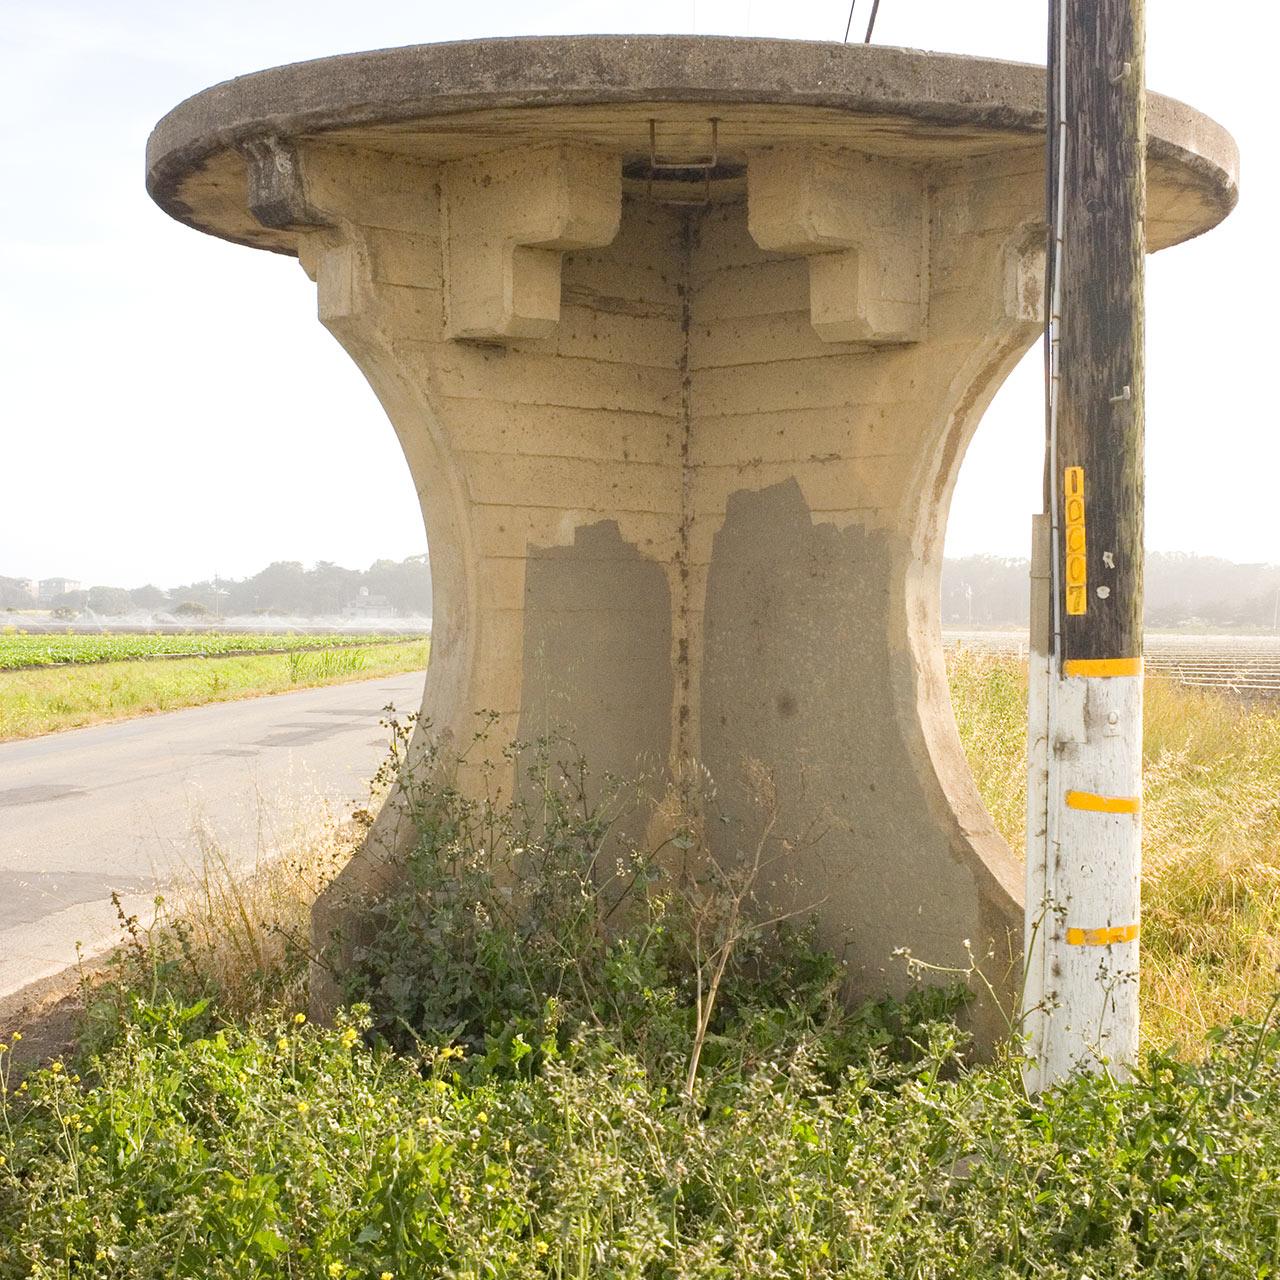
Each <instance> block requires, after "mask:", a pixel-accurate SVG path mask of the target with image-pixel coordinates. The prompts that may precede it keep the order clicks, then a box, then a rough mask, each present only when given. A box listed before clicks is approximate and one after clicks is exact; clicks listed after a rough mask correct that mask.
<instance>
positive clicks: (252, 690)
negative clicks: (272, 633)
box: [0, 636, 430, 741]
mask: <svg viewBox="0 0 1280 1280" xmlns="http://www.w3.org/2000/svg"><path fill="white" fill-rule="evenodd" d="M13 638H14V637H2V638H0V639H8V640H12V639H13ZM31 638H35V637H31ZM81 638H83V639H84V640H87V641H100V640H102V639H104V638H105V639H107V640H114V639H117V637H111V636H108V637H99V636H86V637H60V639H77V640H78V639H81ZM121 638H122V639H124V638H126V637H121ZM175 638H184V637H173V636H162V637H158V638H154V637H136V636H132V637H127V639H128V640H130V641H135V640H138V639H144V640H145V639H158V640H159V641H160V642H161V643H160V644H159V645H157V646H156V647H157V649H158V650H159V651H160V652H168V648H167V646H168V645H169V644H170V643H171V642H172V641H173V640H174V639H175ZM295 638H296V639H300V640H303V641H312V640H315V639H318V638H320V639H323V638H324V637H312V636H301V637H273V639H295ZM41 639H43V638H41ZM190 639H191V640H193V641H203V640H205V639H207V637H204V636H192V637H190ZM222 639H230V640H245V641H250V642H252V643H251V646H250V647H251V649H252V648H256V649H259V650H260V649H261V647H262V637H260V636H230V637H226V636H218V637H215V640H222ZM328 639H329V640H330V643H329V644H328V645H327V646H317V645H314V644H306V645H301V646H298V647H295V648H293V649H291V650H290V651H287V652H283V653H281V652H272V653H262V652H249V653H243V652H236V651H235V650H230V651H224V652H221V653H217V654H210V655H208V656H200V657H176V658H165V659H161V658H160V657H158V656H157V653H155V652H153V653H152V654H151V656H150V657H149V658H147V657H145V656H143V655H142V654H134V655H133V656H132V657H131V658H130V659H128V660H126V661H103V660H102V659H101V658H81V659H80V660H70V661H64V662H62V663H45V664H43V665H28V666H25V667H23V668H20V669H17V670H3V669H0V741H5V740H9V739H14V738H31V737H36V736H37V735H39V734H42V733H52V732H55V731H57V730H60V729H76V728H81V727H83V726H85V725H90V724H98V723H101V722H103V721H106V720H123V719H129V718H131V717H133V716H141V715H149V714H151V713H154V712H157V711H174V710H177V709H178V708H179V707H196V706H203V705H204V704H205V703H209V702H225V701H229V700H231V699H235V698H252V697H257V696H260V695H262V694H269V693H287V692H289V691H290V690H292V689H303V688H308V687H312V686H315V685H322V684H339V683H343V682H345V681H350V680H369V679H375V678H377V677H379V676H386V675H394V674H397V673H399V672H402V671H420V670H422V669H423V668H424V667H425V666H426V665H427V655H428V653H429V651H430V641H429V640H428V639H427V638H425V637H422V638H418V639H413V640H390V641H389V640H388V639H387V638H386V637H383V636H374V637H369V640H370V643H367V644H365V645H361V646H356V647H353V646H352V644H351V637H347V636H340V637H328ZM334 641H336V643H334Z"/></svg>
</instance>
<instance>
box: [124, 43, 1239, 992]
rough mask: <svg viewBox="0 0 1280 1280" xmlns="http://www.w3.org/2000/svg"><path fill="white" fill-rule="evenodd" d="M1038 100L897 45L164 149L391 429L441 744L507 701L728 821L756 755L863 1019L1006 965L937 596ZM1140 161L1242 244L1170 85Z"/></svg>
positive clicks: (1175, 237)
mask: <svg viewBox="0 0 1280 1280" xmlns="http://www.w3.org/2000/svg"><path fill="white" fill-rule="evenodd" d="M1043 97H1044V86H1043V73H1042V72H1041V71H1040V70H1038V69H1035V68H1031V67H1023V66H1015V65H1011V64H1006V63H994V62H984V61H980V60H975V59H965V58H955V57H944V56H937V55H927V54H921V53H915V52H909V51H904V50H895V49H882V48H864V47H860V46H855V47H845V46H833V45H812V44H801V43H792V42H780V41H765V40H718V39H706V38H658V37H635V38H622V37H618V38H583V39H551V40H511V41H486V42H477V43H470V44H457V45H438V46H423V47H419V48H410V49H399V50H392V51H388V52H383V53H375V54H360V55H352V56H349V57H343V58H334V59H327V60H324V61H321V62H315V63H306V64H300V65H297V66H292V67H284V68H280V69H277V70H274V71H268V72H263V73H260V74H258V75H253V76H248V77H245V78H243V79H241V80H236V81H232V82H230V83H228V84H226V85H221V86H218V87H216V88H214V89H211V90H208V91H206V92H205V93H203V94H200V95H198V96H197V97H195V98H193V99H191V100H189V101H188V102H186V103H184V104H183V105H182V106H180V107H179V108H177V110H176V111H174V112H173V113H172V114H171V115H170V116H168V117H166V119H165V120H164V121H162V122H161V123H160V125H159V126H158V127H157V129H156V131H155V133H154V134H153V136H152V139H151V144H150V147H149V153H148V160H149V166H150V168H149V186H150V189H151V191H152V194H153V195H154V197H155V198H156V199H157V200H158V201H159V203H160V204H161V205H162V206H163V207H164V208H166V209H167V210H168V211H169V212H170V213H172V214H173V215H174V216H175V217H177V218H179V219H181V220H183V221H186V222H189V223H190V224H192V225H193V226H196V227H198V228H200V229H202V230H205V231H209V232H211V233H213V234H216V235H220V236H223V237H226V238H229V239H234V240H239V241H241V242H243V243H246V244H251V245H255V246H258V247H262V248H268V249H273V250H276V251H279V252H287V253H296V254H297V255H298V257H299V258H300V260H301V262H302V264H303V266H304V268H305V269H306V270H307V271H308V273H309V274H310V275H311V276H312V277H313V278H314V279H315V281H316V284H317V288H318V294H319V313H320V319H321V320H322V322H323V323H324V324H325V325H326V326H327V327H328V328H329V329H330V331H331V332H332V333H333V334H334V335H335V337H337V339H338V340H339V341H340V342H341V343H342V345H343V346H344V347H345V348H346V349H347V351H348V352H349V353H350V355H351V356H352V358H353V359H354V360H355V361H356V362H357V363H358V364H359V366H360V368H361V369H362V370H363V371H364V373H365V375H366V377H367V378H368V379H369V382H370V384H371V385H372V386H373V388H374V390H375V391H376V392H377V394H378V396H379V397H380V399H381V401H382V403H383V405H384V406H385V408H386V411H387V414H388V416H389V417H390V419H391V421H392V424H393V425H394V427H395V429H396V431H397V433H398V434H399V437H400V440H401V442H402V444H403V446H404V451H405V456H406V458H407V459H408V462H409V466H410V468H411V470H412V472H413V476H414V480H415V483H416V484H417V487H418V492H419V494H420V496H421V500H422V508H423V515H424V519H425V522H426V528H427V536H428V540H429V545H430V549H431V560H432V569H433V574H434V593H435V611H436V617H435V635H434V638H433V646H432V658H431V670H430V673H429V677H428V682H427V690H426V700H425V703H424V707H423V712H424V716H425V717H427V718H429V719H430V721H431V722H432V724H433V725H434V727H435V731H436V732H441V731H443V732H447V733H451V734H453V735H454V736H455V737H458V738H460V739H462V740H466V739H468V738H469V737H470V735H471V733H472V731H473V728H474V724H475V721H474V715H475V713H476V712H477V711H478V710H481V709H489V710H492V711H495V712H498V713H500V721H499V723H498V725H497V726H496V727H495V730H494V734H495V739H496V740H501V739H502V738H504V737H510V736H516V735H519V736H521V737H530V736H533V735H536V734H537V733H539V732H541V731H543V730H544V729H548V728H551V727H553V726H555V725H562V726H567V727H568V728H569V730H570V732H571V733H572V735H573V737H574V739H575V741H576V742H577V744H578V746H579V747H580V748H581V749H582V751H583V752H584V753H585V755H586V757H587V759H588V761H589V762H590V764H591V765H592V767H593V768H594V769H596V770H612V771H615V772H618V773H622V774H632V773H635V772H636V771H637V770H639V769H640V768H649V769H657V770H659V771H661V770H672V769H674V768H676V767H677V766H678V765H679V764H680V762H682V761H689V760H696V761H699V762H701V763H702V764H703V765H705V766H706V768H707V769H708V770H709V771H710V774H711V776H712V777H713V778H714V779H715V780H716V783H717V786H718V790H719V797H720V803H721V804H722V806H725V807H727V808H728V809H729V810H730V811H733V810H734V808H735V806H740V807H741V806H746V804H747V801H746V800H745V797H744V796H743V795H742V789H741V788H740V787H739V785H738V780H739V778H740V776H741V772H742V769H743V767H744V764H745V763H746V762H747V761H750V760H756V761H759V762H761V763H762V764H763V765H764V766H765V767H766V768H767V769H769V770H771V771H772V772H773V774H774V776H775V778H776V781H777V784H778V791H779V795H780V798H781V802H782V804H781V814H780V821H779V828H778V829H779V830H780V831H784V832H791V833H796V832H799V831H801V830H805V829H808V828H809V827H810V826H811V825H812V824H813V822H814V821H815V820H816V821H818V822H819V823H820V824H821V825H823V826H825V827H826V828H827V834H826V836H825V837H824V838H823V839H822V840H821V841H819V842H818V843H817V844H816V845H813V846H812V847H810V848H807V849H805V850H803V851H801V852H800V853H798V854H797V855H796V858H795V862H794V865H792V866H791V867H790V868H789V869H788V877H787V880H786V882H785V886H784V887H779V888H777V889H776V890H775V893H776V895H777V896H778V897H779V898H780V899H781V900H782V902H781V904H780V905H781V906H782V907H783V908H784V909H785V908H787V907H796V906H803V905H806V904H808V903H817V904H819V905H818V908H817V909H818V913H819V915H820V918H821V920H822V924H823V927H824V929H825V931H826V934H827V936H828V938H829V939H830V940H831V941H833V942H835V943H837V944H839V945H842V946H844V947H846V955H847V956H848V959H849V961H850V965H851V979H852V984H853V987H854V988H855V989H856V990H857V991H858V992H860V993H861V992H865V993H871V992H878V991H883V990H887V989H899V988H901V987H902V986H903V984H904V982H905V971H904V969H903V967H902V966H901V964H900V963H899V962H897V961H894V960H893V959H892V954H893V952H894V951H895V949H897V948H902V947H906V948H909V949H910V950H911V951H912V952H913V953H914V954H915V955H917V956H919V957H921V958H923V959H927V960H929V961H931V962H933V963H936V964H941V965H947V964H955V965H960V966H963V965H964V964H965V963H966V953H965V941H966V940H969V941H970V942H971V944H972V947H973V948H974V950H975V951H977V952H978V953H980V954H981V953H983V952H985V951H986V950H987V949H993V950H994V951H995V952H996V955H997V960H996V962H995V963H994V966H993V967H994V970H995V971H996V972H997V973H1000V972H1003V970H1004V968H1005V966H1006V964H1007V963H1008V960H1009V958H1010V956H1011V955H1013V956H1016V955H1017V954H1018V953H1019V949H1020V934H1021V918H1022V906H1021V899H1022V889H1021V871H1020V869H1019V868H1018V866H1017V863H1016V862H1015V860H1014V859H1013V858H1012V857H1011V856H1010V853H1009V851H1008V849H1007V848H1006V847H1005V846H1004V844H1003V842H1002V841H1001V840H1000V838H999V837H998V836H997V834H996V833H995V831H994V829H993V828H992V825H991V822H990V820H989V818H988V817H987V815H986V813H985V812H984V810H983V808H982V805H981V803H980V801H979V800H978V797H977V795H976V793H975V791H974V787H973V784H972V779H971V777H970V774H969V770H968V768H967V766H966V764H965V760H964V757H963V755H962V753H961V749H960V745H959V742H958V740H957V737H956V732H955V727H954V723H953V720H952V715H951V709H950V704H949V700H948V695H947V689H946V681H945V675H944V670H943V663H942V654H941V646H940V635H939V625H938V574H939V567H940V562H941V555H942V543H943V531H944V526H945V520H946V512H947V506H948V502H949V499H950V495H951V491H952V487H953V485H954V483H955V479H956V474H957V471H958V469H959V466H960V463H961V460H962V458H963V456H964V451H965V447H966V445H967V443H968V440H969V438H970V436H971V434H972V432H973V430H974V428H975V427H976V425H977V422H978V420H979V418H980V417H981V415H982V412H983V410H984V408H985V407H986V405H987V403H988V401H989V400H990V398H991V396H992V395H993V394H994V392H995V390H996V389H997V388H998V387H999V385H1000V383H1001V381H1002V380H1003V378H1004V377H1005V375H1006V374H1007V372H1008V371H1009V370H1010V369H1011V368H1012V366H1013V365H1014V363H1015V362H1016V361H1017V360H1018V358H1019V357H1020V356H1021V355H1022V353H1023V352H1024V351H1025V350H1026V349H1027V347H1028V346H1029V344H1030V343H1031V342H1033V341H1034V340H1035V338H1036V336H1037V335H1038V333H1039V332H1040V329H1041V326H1042V323H1043V316H1042V314H1041V290H1042V274H1043V247H1044V228H1043V226H1042V224H1041V219H1042V217H1043V213H1042V210H1043V204H1044V174H1043V160H1042V138H1041V134H1040V132H1039V131H1040V130H1041V129H1042V127H1043V115H1042V101H1043ZM1149 129H1150V139H1151V142H1150V161H1149V192H1150V194H1149V225H1148V236H1149V240H1150V243H1151V246H1152V247H1153V248H1163V247H1164V246H1166V245H1169V244H1173V243H1176V242H1177V241H1180V240H1183V239H1186V238H1188V237H1190V236H1193V235H1196V234H1198V233H1200V232H1202V231H1204V230H1206V229H1207V228H1209V227H1211V226H1213V225H1214V224H1215V223H1217V222H1218V221H1219V220H1220V219H1221V218H1222V217H1224V216H1225V214H1226V213H1227V212H1228V211H1229V209H1230V208H1231V206H1232V204H1233V203H1234V199H1235V177H1234V172H1235V163H1236V162H1235V151H1234V146H1233V144H1232V143H1231V140H1230V138H1229V137H1227V135H1226V134H1225V133H1223V132H1222V130H1221V129H1219V128H1218V127H1217V126H1216V125H1214V124H1213V123H1212V122H1211V121H1208V120H1206V119H1204V118H1203V117H1201V116H1198V115H1196V114H1195V113H1194V112H1192V111H1190V110H1189V109H1187V108H1185V107H1183V106H1181V105H1180V104H1178V103H1174V102H1170V101H1168V100H1165V99H1161V98H1159V97H1155V96H1153V97H1152V99H1151V105H1150V122H1149ZM668 166H674V167H668ZM1153 425H1154V429H1156V430H1158V429H1159V424H1153ZM1027 430H1028V431H1029V432H1032V433H1035V434H1039V433H1040V431H1041V430H1042V427H1041V423H1040V422H1039V421H1028V423H1027ZM740 816H741V818H742V821H743V822H744V823H747V824H749V822H750V820H751V819H750V815H749V813H748V812H747V811H746V809H745V807H744V808H742V812H741V815H740ZM388 822H389V819H384V822H383V824H382V827H381V828H379V831H381V832H382V833H383V834H384V835H385V833H386V831H387V829H388V827H387V823H388ZM377 874H378V873H377V869H376V855H375V854H374V853H372V852H371V853H369V854H368V855H367V856H366V857H365V858H364V859H362V860H360V861H359V862H358V863H357V864H355V865H354V866H353V868H352V870H351V871H349V872H348V875H347V881H346V883H347V886H348V887H349V886H350V884H351V883H352V882H353V881H355V882H359V881H361V880H364V879H368V878H369V877H376V875H377Z"/></svg>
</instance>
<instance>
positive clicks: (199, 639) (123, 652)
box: [0, 629, 391, 671]
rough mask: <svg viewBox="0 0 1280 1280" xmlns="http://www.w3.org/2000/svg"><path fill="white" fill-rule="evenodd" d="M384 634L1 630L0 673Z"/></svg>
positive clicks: (376, 640)
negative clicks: (175, 633) (133, 632)
mask: <svg viewBox="0 0 1280 1280" xmlns="http://www.w3.org/2000/svg"><path fill="white" fill-rule="evenodd" d="M389 639H391V637H388V636H387V635H385V634H374V633H369V634H346V633H333V632H328V633H320V634H315V635H311V634H302V633H298V632H295V631H288V632H280V633H272V632H251V633H242V632H226V631H203V632H187V633H183V634H177V635H174V634H161V633H155V632H153V633H150V634H148V633H138V634H128V633H122V634H113V633H111V632H97V633H92V632H71V631H66V632H62V633H53V632H41V633H38V634H30V633H28V632H24V631H9V630H7V629H5V630H3V631H0V671H21V670H24V669H27V668H31V667H52V666H65V665H68V664H73V663H94V662H126V661H133V660H138V659H146V658H181V657H190V658H220V657H225V656H227V655H229V654H257V653H293V652H301V651H308V650H321V649H335V648H339V647H345V648H360V647H365V646H368V645H373V644H386V643H387V642H388V640H389Z"/></svg>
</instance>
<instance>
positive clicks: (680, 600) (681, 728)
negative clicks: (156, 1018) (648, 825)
mask: <svg viewBox="0 0 1280 1280" xmlns="http://www.w3.org/2000/svg"><path fill="white" fill-rule="evenodd" d="M701 216H702V211H701V210H693V209H690V210H688V211H687V212H686V213H685V215H684V217H683V218H682V219H681V223H680V367H679V373H680V403H679V409H678V415H679V430H680V532H679V537H678V540H677V544H676V573H677V578H678V581H677V583H676V607H675V641H676V738H675V756H676V760H675V763H676V767H677V769H680V770H681V773H682V774H683V773H684V772H685V770H683V765H684V764H685V763H686V762H687V761H688V760H690V759H692V757H693V743H692V741H691V731H692V725H691V723H690V721H691V717H692V711H691V698H690V675H689V663H690V654H689V581H690V573H689V548H690V544H691V540H692V538H691V535H692V524H693V495H692V492H691V490H692V485H693V478H692V475H691V472H690V467H689V455H690V445H691V438H692V434H693V373H692V370H691V369H690V366H689V331H690V329H691V327H692V323H693V249H694V242H695V240H696V239H697V234H698V225H697V224H698V222H699V221H700V219H701Z"/></svg>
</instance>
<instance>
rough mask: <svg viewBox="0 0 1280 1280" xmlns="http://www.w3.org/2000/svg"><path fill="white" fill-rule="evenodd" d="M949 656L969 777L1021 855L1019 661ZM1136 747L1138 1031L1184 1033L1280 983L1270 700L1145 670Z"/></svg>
mask: <svg viewBox="0 0 1280 1280" xmlns="http://www.w3.org/2000/svg"><path fill="white" fill-rule="evenodd" d="M949 665H950V676H951V696H952V703H953V705H954V707H955V712H956V721H957V724H958V725H959V728H960V738H961V741H962V742H963V743H964V747H965V752H966V754H967V756H968V758H969V765H970V768H971V769H972V770H973V775H974V778H975V780H976V782H977V784H978V790H979V792H980V793H981V795H982V798H983V801H984V802H985V803H986V805H987V808H988V810H989V811H990V812H991V816H992V818H993V819H994V820H995V823H996V826H997V827H998V828H999V829H1000V831H1001V832H1002V833H1003V834H1004V836H1005V838H1006V839H1007V840H1008V841H1009V843H1010V845H1011V846H1012V847H1013V849H1014V851H1015V852H1016V853H1018V855H1019V856H1021V855H1022V852H1023V839H1024V827H1025V814H1024V808H1025V802H1026V801H1025V797H1026V777H1025V767H1026V742H1025V734H1026V667H1025V664H1024V663H1022V662H1021V661H1019V660H1017V659H1013V658H1006V657H998V656H992V655H984V654H980V653H975V652H972V651H963V650H962V651H959V652H957V653H955V654H954V655H953V656H952V658H951V660H950V664H949ZM1143 755H1144V759H1145V777H1144V798H1143V815H1144V817H1143V860H1144V872H1143V940H1144V946H1143V956H1142V1003H1143V1031H1144V1034H1145V1036H1146V1038H1147V1039H1148V1041H1149V1042H1151V1043H1154V1044H1162V1043H1163V1044H1167V1043H1169V1042H1171V1041H1174V1040H1178V1041H1181V1042H1182V1043H1183V1044H1184V1045H1185V1044H1188V1043H1190V1042H1192V1041H1199V1039H1200V1038H1201V1037H1202V1036H1203V1034H1204V1032H1205V1031H1207V1030H1208V1029H1209V1028H1211V1027H1213V1026H1215V1025H1219V1024H1221V1023H1224V1022H1227V1021H1230V1019H1231V1018H1232V1017H1234V1016H1237V1015H1240V1016H1246V1017H1248V1016H1258V1015H1259V1014H1260V1013H1261V1011H1262V1010H1263V1008H1264V1007H1265V1005H1266V1003H1267V1001H1268V1000H1269V998H1270V996H1271V995H1272V994H1273V993H1274V992H1275V990H1276V989H1277V985H1280V978H1278V977H1277V964H1278V963H1280V712H1278V711H1277V709H1276V708H1275V706H1274V705H1270V706H1269V705H1268V704H1258V705H1255V706H1253V707H1250V706H1248V705H1246V704H1242V703H1238V702H1234V701H1231V700H1229V699H1227V698H1225V697H1223V696H1221V695H1218V694H1215V693H1212V692H1205V691H1200V690H1196V689H1185V688H1182V687H1181V686H1179V685H1176V684H1173V683H1171V682H1169V681H1163V680H1148V681H1147V685H1146V725H1145V734H1144V743H1143Z"/></svg>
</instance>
